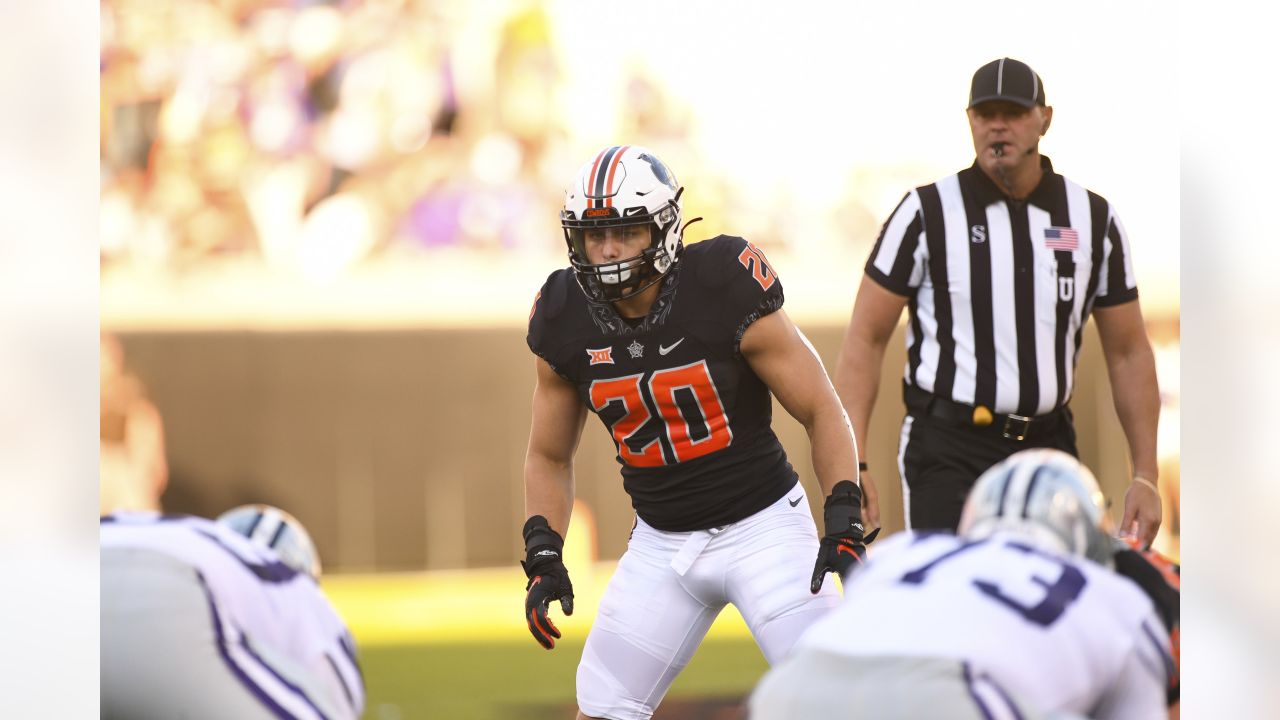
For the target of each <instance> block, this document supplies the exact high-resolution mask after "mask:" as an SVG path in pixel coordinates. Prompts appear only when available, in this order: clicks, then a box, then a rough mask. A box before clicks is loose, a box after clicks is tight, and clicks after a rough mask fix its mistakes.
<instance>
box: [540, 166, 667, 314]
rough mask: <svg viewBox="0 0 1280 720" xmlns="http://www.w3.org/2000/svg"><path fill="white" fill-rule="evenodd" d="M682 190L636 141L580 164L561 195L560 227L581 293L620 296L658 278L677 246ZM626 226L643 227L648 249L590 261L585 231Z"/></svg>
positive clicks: (600, 297)
mask: <svg viewBox="0 0 1280 720" xmlns="http://www.w3.org/2000/svg"><path fill="white" fill-rule="evenodd" d="M682 192H684V188H682V187H679V185H678V184H677V183H676V177H675V175H674V174H672V172H671V170H669V169H668V168H667V166H666V165H664V164H663V163H662V161H661V160H659V159H658V158H657V156H656V155H654V154H653V153H652V152H650V151H649V150H646V149H645V148H642V147H639V146H636V145H623V146H620V147H619V146H614V147H609V148H605V149H604V150H601V151H600V152H599V153H597V154H596V156H595V157H594V158H593V159H592V160H591V161H590V162H588V163H587V164H585V165H583V166H582V169H580V170H579V171H578V175H577V177H575V178H574V181H573V184H572V185H570V186H569V190H568V191H567V192H566V193H565V197H564V208H563V209H562V210H561V211H560V225H561V227H563V228H564V239H565V243H566V244H568V246H569V262H570V264H572V265H573V270H574V274H575V275H576V276H577V278H578V284H579V285H581V286H582V291H583V292H585V293H586V294H587V297H589V298H591V299H593V300H598V301H601V302H605V301H614V300H622V299H624V298H628V297H631V296H632V295H635V294H636V293H639V292H640V291H642V290H644V289H645V288H647V287H649V286H650V285H652V284H654V283H656V282H658V281H659V280H661V279H662V277H663V276H664V275H665V274H666V273H667V271H668V270H670V269H671V266H672V265H674V264H675V262H676V260H678V259H679V258H680V251H681V249H682V248H683V245H682V244H681V239H682V235H683V231H684V228H683V227H682V226H681V220H682V217H683V215H682V212H681V208H680V194H681V193H682ZM627 225H647V226H648V227H649V233H650V236H651V238H652V239H651V242H650V243H649V247H648V248H647V249H646V250H644V251H643V252H642V253H640V254H639V255H637V256H635V257H633V258H627V259H625V260H621V261H619V262H614V263H601V264H598V265H593V264H591V263H590V261H588V259H587V253H586V244H585V241H584V235H585V231H586V230H588V229H591V228H603V227H622V226H627Z"/></svg>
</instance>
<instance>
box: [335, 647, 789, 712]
mask: <svg viewBox="0 0 1280 720" xmlns="http://www.w3.org/2000/svg"><path fill="white" fill-rule="evenodd" d="M581 654H582V640H581V639H579V640H577V641H575V642H568V643H566V642H561V643H557V645H556V649H555V650H552V651H549V652H548V651H546V650H543V649H542V648H541V647H539V646H538V645H537V644H535V643H534V641H533V639H532V638H528V642H527V643H526V642H514V643H495V642H478V643H456V642H454V643H445V644H427V645H374V646H370V647H365V648H362V649H361V651H360V660H361V664H362V665H363V667H364V673H365V679H366V684H367V692H368V706H367V707H368V709H367V711H366V712H365V717H366V718H368V719H369V720H400V719H404V720H410V719H411V718H412V719H414V720H416V719H417V718H450V719H456V720H499V719H502V720H508V719H510V718H523V719H527V720H543V718H545V719H547V720H551V719H553V718H555V719H557V720H562V719H564V718H572V717H573V711H574V708H575V704H574V694H573V693H574V690H573V687H574V673H575V671H576V668H577V665H578V658H579V656H580V655H581ZM765 669H766V665H765V662H764V658H763V657H762V656H761V655H760V651H759V649H757V648H756V645H755V643H754V642H753V641H752V640H750V639H749V638H748V639H736V640H735V639H727V640H726V639H714V640H708V641H707V642H706V643H704V644H703V646H702V647H701V648H699V650H698V653H697V654H696V655H695V656H694V658H693V662H691V663H690V664H689V667H688V668H686V669H685V671H684V672H683V673H681V675H680V677H679V678H677V680H676V683H675V685H674V686H673V687H672V688H671V691H670V692H669V693H668V694H667V697H666V700H665V701H664V702H663V705H662V707H661V708H659V710H658V713H657V715H656V716H655V717H656V718H666V719H667V720H676V719H677V718H680V719H692V718H712V717H716V718H720V717H734V716H736V712H733V711H732V709H733V708H736V707H737V706H738V705H739V704H740V703H741V701H742V700H743V699H744V698H745V697H746V695H747V693H749V692H750V690H751V688H752V687H753V686H754V685H755V682H756V680H758V679H759V677H760V675H761V674H763V673H764V671H765Z"/></svg>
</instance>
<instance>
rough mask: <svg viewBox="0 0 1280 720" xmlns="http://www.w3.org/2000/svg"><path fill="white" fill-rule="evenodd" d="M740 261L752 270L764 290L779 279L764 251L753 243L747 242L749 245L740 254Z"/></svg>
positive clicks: (743, 265)
mask: <svg viewBox="0 0 1280 720" xmlns="http://www.w3.org/2000/svg"><path fill="white" fill-rule="evenodd" d="M738 262H740V263H742V267H744V268H746V269H748V270H750V271H751V274H752V276H754V277H755V279H756V282H758V283H760V289H762V290H768V289H769V288H771V287H773V283H774V281H776V280H777V279H778V276H777V274H776V273H774V272H773V266H772V265H770V264H769V261H768V260H766V259H765V257H764V252H762V251H761V250H760V248H758V247H756V246H755V245H753V244H751V243H747V246H746V247H745V248H743V249H742V252H741V253H739V254H738Z"/></svg>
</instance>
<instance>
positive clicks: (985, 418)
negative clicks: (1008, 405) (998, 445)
mask: <svg viewBox="0 0 1280 720" xmlns="http://www.w3.org/2000/svg"><path fill="white" fill-rule="evenodd" d="M902 399H903V401H904V402H905V403H906V405H907V410H909V411H910V412H911V414H912V415H917V416H924V417H932V418H937V419H939V420H943V421H945V422H948V423H950V424H952V425H965V426H968V427H972V428H975V429H977V430H982V431H987V432H993V433H998V434H1000V435H1001V436H1002V437H1004V438H1007V439H1009V440H1013V441H1015V442H1023V441H1025V440H1026V439H1027V438H1028V437H1031V436H1032V435H1036V436H1043V435H1044V434H1047V433H1051V432H1053V431H1054V430H1057V429H1058V428H1059V427H1060V426H1061V423H1062V422H1063V421H1064V420H1066V421H1068V422H1069V421H1070V415H1069V414H1068V413H1069V412H1070V411H1069V410H1067V408H1066V406H1065V405H1064V406H1062V407H1060V408H1058V409H1056V410H1054V411H1053V412H1049V413H1045V414H1044V415H1035V416H1026V415H1016V414H1013V413H1008V414H1003V413H993V412H991V409H990V408H988V407H986V406H984V405H978V406H976V407H975V406H973V405H966V404H964V403H959V402H956V401H955V400H950V399H948V398H944V397H939V396H937V395H934V394H933V393H931V392H928V391H926V390H921V389H920V388H918V387H916V386H914V385H907V384H906V383H903V387H902Z"/></svg>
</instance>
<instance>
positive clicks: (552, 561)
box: [520, 515, 573, 650]
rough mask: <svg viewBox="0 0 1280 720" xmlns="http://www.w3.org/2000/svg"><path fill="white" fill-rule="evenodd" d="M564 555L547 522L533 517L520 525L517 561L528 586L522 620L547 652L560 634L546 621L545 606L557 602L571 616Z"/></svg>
mask: <svg viewBox="0 0 1280 720" xmlns="http://www.w3.org/2000/svg"><path fill="white" fill-rule="evenodd" d="M563 554H564V538H562V537H560V533H558V532H556V531H555V530H552V529H551V526H550V525H548V524H547V519H546V518H545V517H543V516H541V515H534V516H533V517H531V518H529V519H528V520H527V521H525V524H524V560H521V561H520V565H521V567H523V568H524V574H525V575H526V576H528V578H529V582H528V584H527V585H525V586H524V589H525V590H527V591H529V594H528V595H526V596H525V598H524V619H525V620H526V621H527V622H528V623H529V632H531V633H533V639H534V640H537V641H538V643H539V644H541V645H542V647H544V648H546V649H548V650H550V649H551V648H553V647H555V646H556V638H558V637H560V631H559V630H557V629H556V626H555V624H553V623H552V622H551V618H549V617H547V605H548V604H550V603H551V601H552V600H559V601H560V609H561V610H563V611H564V614H565V615H572V614H573V583H571V582H569V571H568V570H567V569H566V568H565V566H564V562H563V560H561V556H562V555H563Z"/></svg>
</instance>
